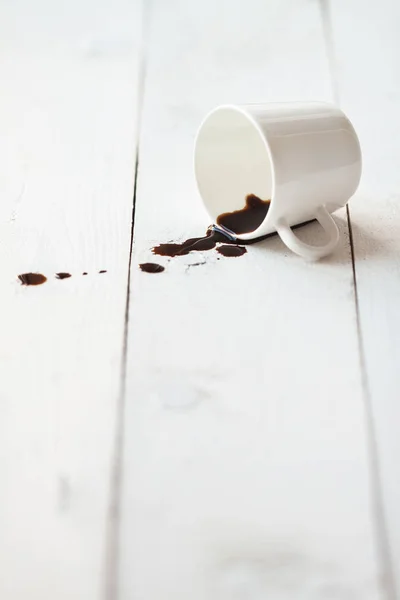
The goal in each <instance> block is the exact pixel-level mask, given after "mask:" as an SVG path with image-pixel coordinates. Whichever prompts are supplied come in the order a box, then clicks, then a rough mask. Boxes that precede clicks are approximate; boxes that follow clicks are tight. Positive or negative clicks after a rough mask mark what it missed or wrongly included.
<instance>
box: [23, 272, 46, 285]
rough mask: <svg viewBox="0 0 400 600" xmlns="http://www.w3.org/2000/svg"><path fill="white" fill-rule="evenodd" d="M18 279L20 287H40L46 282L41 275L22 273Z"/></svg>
mask: <svg viewBox="0 0 400 600" xmlns="http://www.w3.org/2000/svg"><path fill="white" fill-rule="evenodd" d="M18 279H19V280H20V282H21V284H22V285H41V284H42V283H44V282H45V281H47V277H45V276H44V275H42V274H41V273H22V274H21V275H18Z"/></svg>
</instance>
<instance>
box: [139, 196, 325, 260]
mask: <svg viewBox="0 0 400 600" xmlns="http://www.w3.org/2000/svg"><path fill="white" fill-rule="evenodd" d="M270 205H271V200H262V199H261V198H259V197H258V196H256V195H255V194H248V195H247V196H246V200H245V206H244V207H243V208H241V209H240V210H235V211H233V212H226V213H222V214H221V215H219V216H218V217H217V220H216V223H217V224H216V225H210V226H209V227H208V229H207V231H206V234H205V235H203V236H201V237H193V238H188V239H187V240H185V241H184V242H179V243H178V242H167V243H162V244H158V245H157V246H154V247H153V248H152V253H153V254H156V255H158V256H168V257H171V258H174V257H175V256H186V255H188V254H189V253H190V252H205V251H208V250H213V249H214V248H216V249H217V252H219V254H221V255H222V256H225V257H237V256H243V254H245V253H246V252H247V250H246V248H243V246H244V245H246V246H248V245H250V244H256V243H258V242H261V241H263V240H266V239H267V238H270V237H272V236H276V235H277V232H276V231H273V232H271V233H267V234H265V235H261V236H258V237H255V238H252V239H250V240H241V239H240V240H239V239H238V238H237V237H236V236H237V235H240V234H243V233H251V232H252V231H255V230H256V229H257V228H258V227H259V226H260V225H261V223H262V222H263V221H264V219H265V217H266V216H267V213H268V210H269V207H270ZM314 220H315V219H310V220H308V221H305V222H304V223H299V224H298V225H294V226H293V227H292V229H297V228H298V227H303V225H307V224H308V223H312V222H313V221H314ZM217 260H219V257H218V258H217ZM197 264H204V263H193V265H188V266H196V265H197ZM139 266H140V268H142V267H141V265H139ZM142 270H143V269H142Z"/></svg>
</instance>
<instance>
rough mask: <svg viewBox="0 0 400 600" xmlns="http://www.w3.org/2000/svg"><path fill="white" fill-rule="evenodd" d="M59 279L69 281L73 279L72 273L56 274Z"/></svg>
mask: <svg viewBox="0 0 400 600" xmlns="http://www.w3.org/2000/svg"><path fill="white" fill-rule="evenodd" d="M56 277H57V279H68V277H71V273H56Z"/></svg>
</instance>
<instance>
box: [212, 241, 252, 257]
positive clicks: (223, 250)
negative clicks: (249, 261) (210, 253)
mask: <svg viewBox="0 0 400 600" xmlns="http://www.w3.org/2000/svg"><path fill="white" fill-rule="evenodd" d="M217 252H219V253H220V254H222V256H243V254H245V253H246V252H247V250H246V248H244V247H243V246H229V245H228V244H224V245H223V246H219V247H218V248H217Z"/></svg>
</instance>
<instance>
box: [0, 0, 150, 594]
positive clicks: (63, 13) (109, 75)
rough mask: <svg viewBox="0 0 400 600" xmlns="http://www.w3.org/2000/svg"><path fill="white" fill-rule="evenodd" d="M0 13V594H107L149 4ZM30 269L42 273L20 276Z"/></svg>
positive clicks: (20, 2)
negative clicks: (32, 282) (40, 280)
mask: <svg viewBox="0 0 400 600" xmlns="http://www.w3.org/2000/svg"><path fill="white" fill-rule="evenodd" d="M0 14H1V18H0V34H1V35H0V37H1V42H0V44H1V64H0V78H1V81H2V91H1V95H0V130H1V136H0V165H1V167H0V199H1V201H0V273H1V277H0V296H1V306H2V311H1V314H0V331H1V344H0V371H1V373H0V473H1V478H0V563H1V577H0V597H1V598H2V599H4V600H28V599H29V600H36V599H37V600H39V599H41V600H43V599H44V598H57V599H58V600H72V599H74V600H98V599H100V598H101V597H102V595H103V589H104V571H105V561H106V544H107V527H108V525H107V523H108V517H109V515H108V511H109V503H110V482H111V470H112V461H113V452H114V442H115V426H116V411H117V401H118V395H119V393H120V375H121V357H122V346H123V334H124V314H125V301H126V287H127V273H128V260H129V248H130V233H131V212H132V192H133V179H134V165H135V135H136V134H135V129H136V117H137V116H136V105H137V97H138V92H139V89H138V83H137V76H138V62H139V54H140V30H141V7H140V3H139V2H138V1H136V0H135V1H134V2H127V1H125V0H117V1H116V2H113V3H111V2H101V3H98V2H92V1H91V0H82V1H80V2H78V1H75V0H73V1H72V2H68V3H64V4H62V3H53V2H50V1H49V0H38V1H37V2H35V3H34V4H33V3H31V2H28V1H25V0H17V1H16V2H12V3H11V2H6V3H2V5H1V9H0ZM99 270H106V271H107V273H103V274H99ZM28 271H34V272H36V271H38V272H40V273H43V274H44V275H46V277H47V278H48V281H47V282H46V283H45V284H43V285H41V286H38V287H35V288H34V287H23V286H21V284H20V282H19V281H18V280H17V276H18V274H20V273H24V272H28ZM60 271H63V272H69V273H71V275H72V276H71V278H69V279H64V280H57V279H56V278H55V273H56V272H60ZM83 272H87V273H88V275H87V276H82V273H83Z"/></svg>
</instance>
